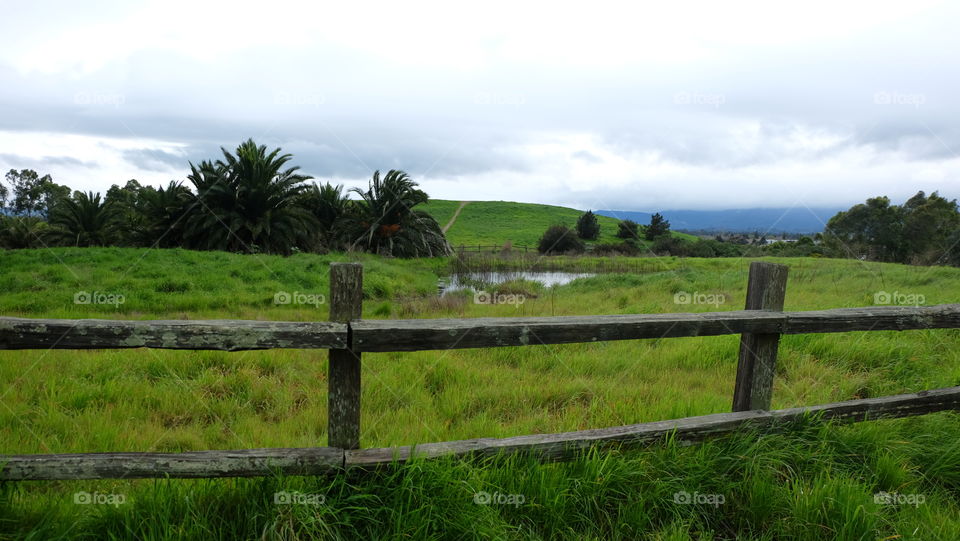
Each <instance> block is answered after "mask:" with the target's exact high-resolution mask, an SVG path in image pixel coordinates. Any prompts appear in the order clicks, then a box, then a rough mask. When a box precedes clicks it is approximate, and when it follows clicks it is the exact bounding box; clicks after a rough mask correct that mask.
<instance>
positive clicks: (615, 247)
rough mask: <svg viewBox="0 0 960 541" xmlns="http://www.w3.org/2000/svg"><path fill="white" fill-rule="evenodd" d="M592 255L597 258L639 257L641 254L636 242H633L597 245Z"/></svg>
mask: <svg viewBox="0 0 960 541" xmlns="http://www.w3.org/2000/svg"><path fill="white" fill-rule="evenodd" d="M591 253H592V254H593V255H597V256H607V255H638V254H639V253H640V248H639V247H638V246H637V244H636V243H635V242H631V241H627V242H611V243H605V244H597V245H595V246H594V247H593V250H592V251H591Z"/></svg>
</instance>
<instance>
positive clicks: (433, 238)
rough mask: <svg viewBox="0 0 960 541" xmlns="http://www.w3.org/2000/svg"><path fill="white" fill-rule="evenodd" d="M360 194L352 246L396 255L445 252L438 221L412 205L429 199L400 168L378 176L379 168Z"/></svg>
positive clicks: (408, 255) (407, 255)
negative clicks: (381, 177) (381, 176)
mask: <svg viewBox="0 0 960 541" xmlns="http://www.w3.org/2000/svg"><path fill="white" fill-rule="evenodd" d="M351 191H353V192H355V193H357V194H359V195H360V200H359V201H358V202H357V206H356V210H355V213H354V216H353V217H352V219H351V222H352V238H353V239H354V240H353V246H355V247H362V248H363V249H365V250H367V251H370V252H375V253H379V254H384V255H392V256H397V257H424V256H426V257H432V256H438V255H448V254H449V253H450V252H451V250H450V245H449V244H448V243H447V239H446V238H445V237H444V236H443V231H442V230H441V228H440V224H438V223H437V221H436V220H435V219H433V217H432V216H431V215H430V214H428V213H426V212H424V211H422V210H414V208H413V207H415V206H416V205H419V204H421V203H426V202H427V201H428V200H429V198H428V197H427V194H426V193H425V192H424V191H423V190H419V189H417V183H416V182H414V181H413V180H412V179H411V178H410V177H409V176H408V175H407V174H406V173H404V172H403V171H397V170H390V171H388V172H387V174H386V175H385V176H384V177H383V179H382V180H381V179H380V171H375V172H374V173H373V178H372V179H371V180H370V184H369V186H368V188H367V190H366V191H363V190H361V189H359V188H354V189H353V190H351Z"/></svg>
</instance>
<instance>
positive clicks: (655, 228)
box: [645, 212, 670, 240]
mask: <svg viewBox="0 0 960 541" xmlns="http://www.w3.org/2000/svg"><path fill="white" fill-rule="evenodd" d="M667 233H670V222H668V221H667V220H665V219H664V217H663V216H661V215H660V213H659V212H658V213H656V214H654V215H653V216H651V217H650V225H648V226H647V231H646V233H645V235H646V237H647V240H654V239H656V238H657V237H662V236H664V235H666V234H667Z"/></svg>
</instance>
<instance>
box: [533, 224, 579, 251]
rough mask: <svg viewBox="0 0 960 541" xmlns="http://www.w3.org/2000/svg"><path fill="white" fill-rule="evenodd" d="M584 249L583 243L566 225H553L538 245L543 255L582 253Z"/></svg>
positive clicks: (538, 249)
mask: <svg viewBox="0 0 960 541" xmlns="http://www.w3.org/2000/svg"><path fill="white" fill-rule="evenodd" d="M583 249H584V245H583V242H582V241H581V240H580V239H579V238H577V234H576V233H574V232H573V231H572V230H571V229H570V228H568V227H567V226H565V225H551V226H550V227H548V228H547V230H546V231H545V232H544V233H543V236H542V237H540V242H539V243H537V251H538V252H540V253H541V254H566V253H580V252H583Z"/></svg>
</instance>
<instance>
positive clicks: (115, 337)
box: [0, 317, 347, 351]
mask: <svg viewBox="0 0 960 541" xmlns="http://www.w3.org/2000/svg"><path fill="white" fill-rule="evenodd" d="M346 346H347V325H346V324H345V323H328V322H326V321H320V322H293V321H246V320H228V319H217V320H206V321H204V320H194V321H185V320H172V321H164V320H153V321H130V320H114V319H28V318H19V317H0V349H121V348H159V349H209V350H224V351H243V350H250V349H279V348H298V349H313V348H323V349H342V348H345V347H346Z"/></svg>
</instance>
